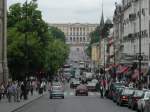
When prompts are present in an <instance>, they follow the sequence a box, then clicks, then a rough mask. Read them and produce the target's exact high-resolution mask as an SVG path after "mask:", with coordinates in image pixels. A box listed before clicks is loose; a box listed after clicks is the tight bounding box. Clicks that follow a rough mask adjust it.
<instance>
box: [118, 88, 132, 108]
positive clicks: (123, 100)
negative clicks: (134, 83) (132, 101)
mask: <svg viewBox="0 0 150 112" xmlns="http://www.w3.org/2000/svg"><path fill="white" fill-rule="evenodd" d="M134 91H135V89H133V88H124V89H123V90H122V91H121V92H120V93H119V95H118V98H117V104H118V105H120V106H121V105H124V104H128V100H129V96H130V95H132V94H133V92H134Z"/></svg>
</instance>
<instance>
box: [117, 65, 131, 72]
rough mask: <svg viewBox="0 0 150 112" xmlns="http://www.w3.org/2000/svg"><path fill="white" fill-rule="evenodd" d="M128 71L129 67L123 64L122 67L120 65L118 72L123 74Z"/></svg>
mask: <svg viewBox="0 0 150 112" xmlns="http://www.w3.org/2000/svg"><path fill="white" fill-rule="evenodd" d="M127 71H128V67H125V66H121V67H119V69H118V71H117V73H118V74H121V73H126V72H127Z"/></svg>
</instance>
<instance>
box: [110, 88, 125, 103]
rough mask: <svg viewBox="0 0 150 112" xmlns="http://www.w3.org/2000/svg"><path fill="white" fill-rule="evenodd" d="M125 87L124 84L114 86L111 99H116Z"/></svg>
mask: <svg viewBox="0 0 150 112" xmlns="http://www.w3.org/2000/svg"><path fill="white" fill-rule="evenodd" d="M124 88H125V86H119V87H116V88H115V90H114V92H113V95H112V100H113V101H114V102H116V101H117V98H118V96H119V93H120V92H121V91H122V90H123V89H124Z"/></svg>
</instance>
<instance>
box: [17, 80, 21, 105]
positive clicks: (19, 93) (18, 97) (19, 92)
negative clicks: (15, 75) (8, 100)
mask: <svg viewBox="0 0 150 112" xmlns="http://www.w3.org/2000/svg"><path fill="white" fill-rule="evenodd" d="M16 90H17V97H16V98H17V102H20V95H21V87H20V82H19V83H18V85H17V89H16Z"/></svg>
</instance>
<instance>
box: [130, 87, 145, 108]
mask: <svg viewBox="0 0 150 112" xmlns="http://www.w3.org/2000/svg"><path fill="white" fill-rule="evenodd" d="M143 92H144V91H142V90H135V91H134V93H133V94H132V95H131V96H129V100H128V107H129V108H131V109H133V110H135V109H137V105H138V104H137V102H138V100H139V99H141V98H142V95H143Z"/></svg>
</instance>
